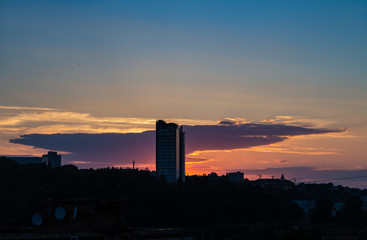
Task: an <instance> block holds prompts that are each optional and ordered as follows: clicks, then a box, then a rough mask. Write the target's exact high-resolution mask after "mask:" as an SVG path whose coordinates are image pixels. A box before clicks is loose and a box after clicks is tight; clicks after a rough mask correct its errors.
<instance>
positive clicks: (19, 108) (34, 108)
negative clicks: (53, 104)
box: [0, 106, 58, 111]
mask: <svg viewBox="0 0 367 240" xmlns="http://www.w3.org/2000/svg"><path fill="white" fill-rule="evenodd" d="M0 109H8V110H41V111H55V110H58V109H56V108H41V107H22V106H0Z"/></svg>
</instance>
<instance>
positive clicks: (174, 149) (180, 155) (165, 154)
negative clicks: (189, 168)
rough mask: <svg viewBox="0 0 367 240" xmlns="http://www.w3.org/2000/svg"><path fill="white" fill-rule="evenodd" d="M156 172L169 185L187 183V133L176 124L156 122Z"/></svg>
mask: <svg viewBox="0 0 367 240" xmlns="http://www.w3.org/2000/svg"><path fill="white" fill-rule="evenodd" d="M156 171H157V175H163V176H165V177H166V180H167V182H169V183H175V182H177V181H178V180H180V181H182V182H184V181H185V132H184V131H183V128H182V126H178V125H177V124H176V123H166V122H165V121H163V120H158V121H157V122H156Z"/></svg>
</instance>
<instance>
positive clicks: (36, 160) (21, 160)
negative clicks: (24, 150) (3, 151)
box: [7, 157, 42, 164]
mask: <svg viewBox="0 0 367 240" xmlns="http://www.w3.org/2000/svg"><path fill="white" fill-rule="evenodd" d="M7 158H9V159H10V160H12V161H14V162H16V163H18V164H42V157H7Z"/></svg>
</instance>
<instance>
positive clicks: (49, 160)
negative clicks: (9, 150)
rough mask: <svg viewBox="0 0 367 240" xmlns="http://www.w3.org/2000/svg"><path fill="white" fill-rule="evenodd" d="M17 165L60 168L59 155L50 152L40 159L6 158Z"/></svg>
mask: <svg viewBox="0 0 367 240" xmlns="http://www.w3.org/2000/svg"><path fill="white" fill-rule="evenodd" d="M8 158H9V159H10V160H12V161H14V162H16V163H18V164H43V163H44V164H46V166H50V167H61V155H58V154H57V152H53V151H50V152H48V154H45V155H43V156H42V157H8Z"/></svg>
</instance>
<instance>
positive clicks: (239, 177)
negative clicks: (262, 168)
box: [227, 172, 245, 183]
mask: <svg viewBox="0 0 367 240" xmlns="http://www.w3.org/2000/svg"><path fill="white" fill-rule="evenodd" d="M243 177H244V174H243V173H242V172H231V173H227V178H228V181H230V182H234V183H243V182H244V181H245V180H244V179H243Z"/></svg>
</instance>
